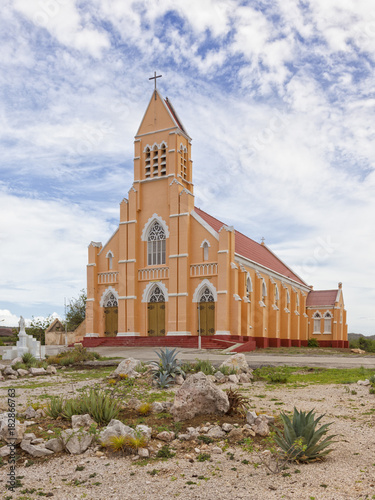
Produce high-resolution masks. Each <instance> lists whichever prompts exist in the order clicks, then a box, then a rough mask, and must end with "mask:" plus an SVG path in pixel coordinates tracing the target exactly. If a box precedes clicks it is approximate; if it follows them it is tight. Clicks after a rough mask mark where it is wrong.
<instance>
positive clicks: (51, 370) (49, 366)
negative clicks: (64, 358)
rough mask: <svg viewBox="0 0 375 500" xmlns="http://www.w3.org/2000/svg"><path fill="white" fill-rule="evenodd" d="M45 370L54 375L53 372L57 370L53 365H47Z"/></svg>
mask: <svg viewBox="0 0 375 500" xmlns="http://www.w3.org/2000/svg"><path fill="white" fill-rule="evenodd" d="M46 372H47V373H48V375H55V373H57V370H56V368H55V367H54V366H52V365H48V366H47V369H46Z"/></svg>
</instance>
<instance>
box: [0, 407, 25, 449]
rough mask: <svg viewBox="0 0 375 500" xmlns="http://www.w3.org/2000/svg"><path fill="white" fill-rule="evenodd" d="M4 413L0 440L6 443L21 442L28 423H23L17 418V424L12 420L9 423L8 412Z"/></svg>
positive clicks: (0, 425) (0, 426)
mask: <svg viewBox="0 0 375 500" xmlns="http://www.w3.org/2000/svg"><path fill="white" fill-rule="evenodd" d="M3 415H4V414H3ZM3 415H2V418H1V420H0V440H1V441H5V442H6V443H14V444H19V443H20V442H21V441H22V439H23V436H24V434H25V431H26V425H25V424H21V423H20V422H19V421H18V420H16V423H15V425H14V423H13V422H12V421H10V422H9V423H8V414H7V413H6V414H5V416H3Z"/></svg>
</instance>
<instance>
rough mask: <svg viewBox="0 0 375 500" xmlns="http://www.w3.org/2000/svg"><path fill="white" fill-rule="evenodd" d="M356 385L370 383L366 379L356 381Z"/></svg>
mask: <svg viewBox="0 0 375 500" xmlns="http://www.w3.org/2000/svg"><path fill="white" fill-rule="evenodd" d="M357 385H365V386H366V385H371V384H370V381H369V380H368V379H367V378H366V380H358V382H357Z"/></svg>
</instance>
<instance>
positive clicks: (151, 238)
mask: <svg viewBox="0 0 375 500" xmlns="http://www.w3.org/2000/svg"><path fill="white" fill-rule="evenodd" d="M165 246H166V245H165V232H164V229H163V227H162V226H161V224H160V223H159V222H158V221H155V222H154V223H153V225H152V227H151V229H150V231H149V233H148V238H147V265H149V266H155V265H160V264H165Z"/></svg>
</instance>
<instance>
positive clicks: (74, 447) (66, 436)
mask: <svg viewBox="0 0 375 500" xmlns="http://www.w3.org/2000/svg"><path fill="white" fill-rule="evenodd" d="M61 439H62V442H63V444H64V448H65V449H66V450H67V451H69V453H71V454H72V455H80V454H81V453H84V452H85V451H86V450H87V448H88V447H89V446H90V445H91V443H92V441H93V436H92V435H91V434H88V433H87V432H86V431H83V430H74V429H67V430H65V431H63V432H62V433H61Z"/></svg>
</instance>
